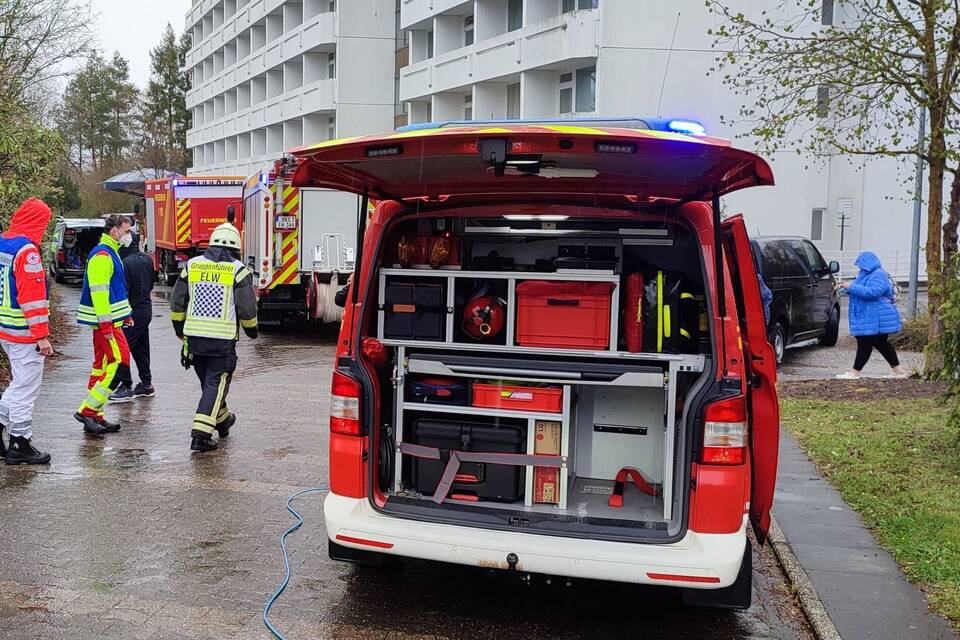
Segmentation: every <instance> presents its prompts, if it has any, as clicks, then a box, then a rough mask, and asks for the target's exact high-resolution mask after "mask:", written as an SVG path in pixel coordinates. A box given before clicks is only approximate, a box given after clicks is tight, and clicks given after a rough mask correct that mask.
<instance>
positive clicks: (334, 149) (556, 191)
mask: <svg viewBox="0 0 960 640" xmlns="http://www.w3.org/2000/svg"><path fill="white" fill-rule="evenodd" d="M293 153H294V155H296V156H297V157H299V158H302V159H303V160H304V162H301V164H300V166H299V168H298V169H297V172H296V174H295V176H294V184H295V185H296V186H299V187H324V188H329V189H337V190H341V191H351V192H354V193H358V194H364V193H366V194H368V195H369V196H370V197H372V198H376V199H380V200H383V199H392V200H405V199H408V198H427V199H440V198H443V197H451V196H473V197H476V196H495V195H507V194H522V195H524V196H527V197H529V196H537V195H541V196H549V197H550V198H551V200H552V201H553V202H554V203H563V202H567V201H573V200H576V201H582V200H583V196H615V197H627V198H629V199H631V200H634V201H639V202H657V201H667V202H670V201H672V202H681V201H691V200H708V201H709V200H711V199H712V198H714V197H718V196H722V195H724V194H727V193H730V192H732V191H736V190H738V189H743V188H746V187H752V186H757V185H769V184H773V174H772V172H771V170H770V167H769V165H768V164H767V163H766V162H765V161H764V160H763V159H761V158H760V157H758V156H756V155H754V154H752V153H749V152H746V151H741V150H739V149H734V148H733V147H731V146H730V143H729V141H726V140H721V139H719V138H707V137H693V136H688V135H682V134H677V133H669V132H664V131H645V130H634V129H612V128H593V127H578V126H565V125H543V126H519V127H485V128H476V129H470V128H462V129H461V128H454V129H423V130H419V131H407V132H403V133H395V134H387V135H383V136H367V137H359V138H345V139H342V140H332V141H328V142H322V143H320V144H317V145H313V146H307V147H301V148H298V149H295V150H294V151H293Z"/></svg>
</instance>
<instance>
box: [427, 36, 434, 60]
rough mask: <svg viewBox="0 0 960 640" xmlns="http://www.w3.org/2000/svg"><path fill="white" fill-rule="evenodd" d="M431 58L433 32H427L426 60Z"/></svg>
mask: <svg viewBox="0 0 960 640" xmlns="http://www.w3.org/2000/svg"><path fill="white" fill-rule="evenodd" d="M432 57H433V31H427V60H429V59H430V58H432Z"/></svg>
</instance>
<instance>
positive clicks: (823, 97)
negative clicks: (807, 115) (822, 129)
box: [817, 87, 830, 118]
mask: <svg viewBox="0 0 960 640" xmlns="http://www.w3.org/2000/svg"><path fill="white" fill-rule="evenodd" d="M828 115H830V89H829V87H817V117H818V118H826V117H827V116H828Z"/></svg>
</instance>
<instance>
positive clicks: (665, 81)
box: [657, 11, 680, 118]
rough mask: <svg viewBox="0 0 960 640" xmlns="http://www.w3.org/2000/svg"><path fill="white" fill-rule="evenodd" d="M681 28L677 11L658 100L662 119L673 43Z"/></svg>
mask: <svg viewBox="0 0 960 640" xmlns="http://www.w3.org/2000/svg"><path fill="white" fill-rule="evenodd" d="M679 28H680V12H679V11H677V22H676V24H674V25H673V37H672V38H670V51H668V52H667V65H666V67H664V69H663V82H661V83H660V99H659V100H657V117H658V118H659V117H660V106H661V105H662V104H663V90H664V88H666V86H667V73H669V72H670V58H671V57H673V43H674V41H676V39H677V29H679Z"/></svg>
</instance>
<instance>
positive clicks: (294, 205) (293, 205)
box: [283, 193, 300, 213]
mask: <svg viewBox="0 0 960 640" xmlns="http://www.w3.org/2000/svg"><path fill="white" fill-rule="evenodd" d="M284 200H286V198H284ZM299 209H300V194H299V193H297V195H295V196H293V197H292V198H291V199H290V201H289V202H287V203H286V204H284V205H283V211H284V213H297V211H298V210H299Z"/></svg>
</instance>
